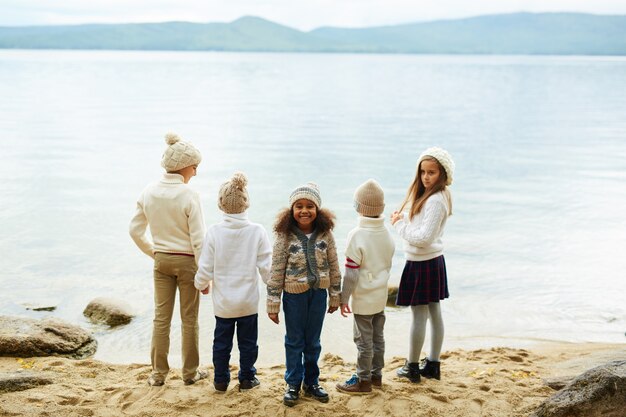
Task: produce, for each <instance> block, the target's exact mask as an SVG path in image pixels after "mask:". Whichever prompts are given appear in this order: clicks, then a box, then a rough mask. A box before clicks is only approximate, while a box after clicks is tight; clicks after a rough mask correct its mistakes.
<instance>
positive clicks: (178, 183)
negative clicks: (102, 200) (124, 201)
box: [129, 174, 205, 263]
mask: <svg viewBox="0 0 626 417" xmlns="http://www.w3.org/2000/svg"><path fill="white" fill-rule="evenodd" d="M148 225H149V226H150V233H151V235H152V240H150V239H149V238H148V237H147V236H146V228H147V227H148ZM204 230H205V228H204V218H203V216H202V206H201V205H200V197H199V196H198V193H196V192H195V191H193V190H192V189H191V188H189V186H188V185H187V184H185V182H184V178H183V176H182V175H179V174H164V175H163V178H162V179H161V181H159V182H156V183H154V184H150V185H148V186H147V187H146V188H145V189H144V190H143V192H142V193H141V195H140V196H139V199H138V200H137V209H136V210H135V215H134V216H133V218H132V220H131V221H130V226H129V232H130V236H131V237H132V238H133V240H134V241H135V243H136V244H137V246H139V249H141V250H142V251H143V252H144V253H145V254H146V255H148V256H150V257H152V258H154V253H155V252H165V253H186V254H189V255H194V256H195V259H196V263H198V258H199V257H200V250H201V249H202V236H204Z"/></svg>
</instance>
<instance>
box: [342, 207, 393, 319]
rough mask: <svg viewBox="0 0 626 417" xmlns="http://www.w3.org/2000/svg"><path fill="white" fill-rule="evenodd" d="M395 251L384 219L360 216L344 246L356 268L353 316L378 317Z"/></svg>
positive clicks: (385, 297) (383, 305) (382, 304)
mask: <svg viewBox="0 0 626 417" xmlns="http://www.w3.org/2000/svg"><path fill="white" fill-rule="evenodd" d="M394 250H395V244H394V242H393V238H392V237H391V233H389V230H387V227H385V218H384V217H382V216H381V217H377V218H371V217H359V226H358V227H357V228H355V229H353V230H352V231H351V232H350V233H349V234H348V245H347V247H346V257H348V258H350V259H351V260H353V261H354V263H355V264H357V265H359V268H358V280H357V282H356V288H355V289H354V292H353V293H352V312H353V313H354V314H377V313H380V312H381V311H383V310H384V309H385V304H386V303H387V281H389V271H390V270H391V261H392V259H393V253H394Z"/></svg>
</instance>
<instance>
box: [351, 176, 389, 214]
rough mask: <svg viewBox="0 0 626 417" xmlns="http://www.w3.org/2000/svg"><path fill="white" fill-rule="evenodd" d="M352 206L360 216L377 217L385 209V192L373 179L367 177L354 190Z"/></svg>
mask: <svg viewBox="0 0 626 417" xmlns="http://www.w3.org/2000/svg"><path fill="white" fill-rule="evenodd" d="M354 208H355V209H356V211H357V213H359V214H360V215H361V216H366V217H378V216H380V215H381V214H382V213H383V210H384V209H385V193H384V191H383V189H382V187H381V186H380V184H378V183H377V182H376V181H375V180H373V179H369V180H367V181H365V182H364V183H363V184H361V185H359V187H358V188H357V189H356V191H355V192H354Z"/></svg>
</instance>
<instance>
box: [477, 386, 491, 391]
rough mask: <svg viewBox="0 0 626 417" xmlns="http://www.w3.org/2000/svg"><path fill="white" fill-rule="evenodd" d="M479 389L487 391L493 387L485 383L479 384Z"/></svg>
mask: <svg viewBox="0 0 626 417" xmlns="http://www.w3.org/2000/svg"><path fill="white" fill-rule="evenodd" d="M478 389H479V390H481V391H485V392H489V391H491V387H490V386H488V385H485V384H483V385H481V386H479V387H478Z"/></svg>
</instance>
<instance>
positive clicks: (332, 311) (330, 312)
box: [328, 307, 338, 314]
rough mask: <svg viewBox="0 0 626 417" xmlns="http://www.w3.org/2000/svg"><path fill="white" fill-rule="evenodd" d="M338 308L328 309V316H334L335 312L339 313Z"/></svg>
mask: <svg viewBox="0 0 626 417" xmlns="http://www.w3.org/2000/svg"><path fill="white" fill-rule="evenodd" d="M337 308H338V307H328V314H333V313H334V312H335V311H337Z"/></svg>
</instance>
